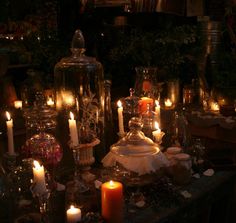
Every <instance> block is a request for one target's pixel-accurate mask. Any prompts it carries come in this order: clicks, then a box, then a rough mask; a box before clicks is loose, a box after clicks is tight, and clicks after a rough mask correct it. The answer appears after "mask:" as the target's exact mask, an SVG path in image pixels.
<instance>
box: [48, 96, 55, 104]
mask: <svg viewBox="0 0 236 223" xmlns="http://www.w3.org/2000/svg"><path fill="white" fill-rule="evenodd" d="M47 105H48V106H53V105H54V101H53V100H52V98H51V97H49V98H48V100H47Z"/></svg>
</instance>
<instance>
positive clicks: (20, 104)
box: [14, 100, 22, 109]
mask: <svg viewBox="0 0 236 223" xmlns="http://www.w3.org/2000/svg"><path fill="white" fill-rule="evenodd" d="M14 107H15V108H16V109H22V101H20V100H16V101H14Z"/></svg>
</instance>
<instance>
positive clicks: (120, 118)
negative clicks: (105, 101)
mask: <svg viewBox="0 0 236 223" xmlns="http://www.w3.org/2000/svg"><path fill="white" fill-rule="evenodd" d="M117 106H118V109H117V112H118V124H119V133H120V134H121V135H124V134H125V130H124V118H123V107H122V103H121V101H120V100H119V101H118V102H117Z"/></svg>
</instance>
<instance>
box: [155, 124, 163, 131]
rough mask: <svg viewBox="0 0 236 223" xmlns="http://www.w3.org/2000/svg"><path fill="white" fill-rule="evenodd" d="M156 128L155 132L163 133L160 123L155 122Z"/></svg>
mask: <svg viewBox="0 0 236 223" xmlns="http://www.w3.org/2000/svg"><path fill="white" fill-rule="evenodd" d="M154 127H155V129H156V131H155V132H161V129H160V127H159V123H158V122H155V123H154Z"/></svg>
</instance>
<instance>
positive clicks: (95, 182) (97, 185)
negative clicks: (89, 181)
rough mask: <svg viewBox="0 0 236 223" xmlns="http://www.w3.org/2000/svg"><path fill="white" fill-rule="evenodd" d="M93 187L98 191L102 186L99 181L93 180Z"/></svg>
mask: <svg viewBox="0 0 236 223" xmlns="http://www.w3.org/2000/svg"><path fill="white" fill-rule="evenodd" d="M94 185H95V187H96V188H97V189H99V188H100V187H101V186H102V182H101V181H99V180H95V181H94Z"/></svg>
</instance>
